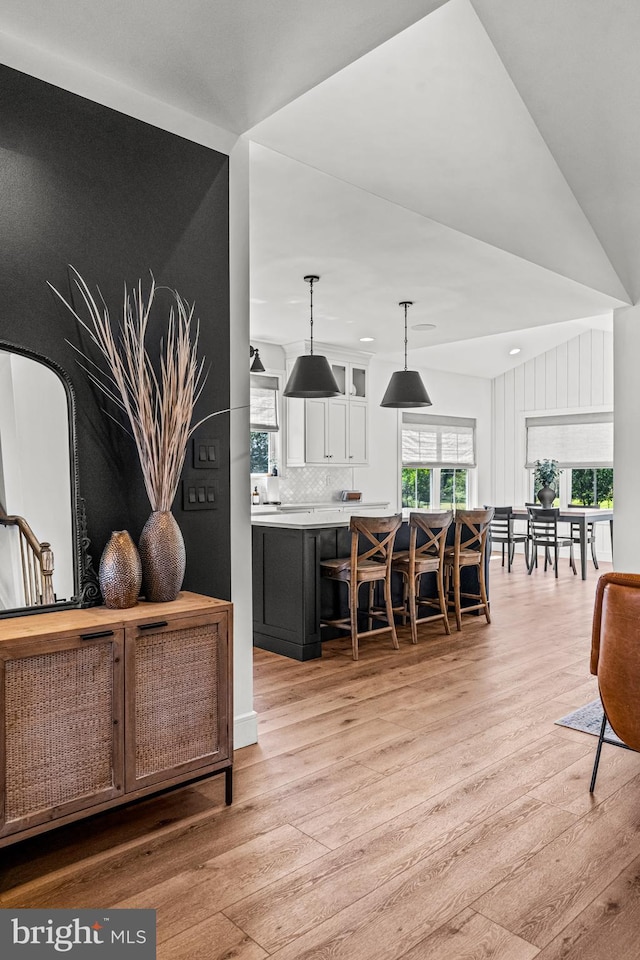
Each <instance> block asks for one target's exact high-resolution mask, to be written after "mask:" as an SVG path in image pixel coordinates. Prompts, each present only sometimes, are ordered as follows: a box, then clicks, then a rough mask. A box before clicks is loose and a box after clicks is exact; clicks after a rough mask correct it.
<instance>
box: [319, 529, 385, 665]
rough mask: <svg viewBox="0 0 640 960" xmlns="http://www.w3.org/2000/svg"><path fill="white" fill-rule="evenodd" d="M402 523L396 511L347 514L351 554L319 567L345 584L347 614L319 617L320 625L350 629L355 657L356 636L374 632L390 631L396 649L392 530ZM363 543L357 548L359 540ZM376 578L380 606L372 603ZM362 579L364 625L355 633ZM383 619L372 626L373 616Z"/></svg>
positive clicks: (355, 655)
mask: <svg viewBox="0 0 640 960" xmlns="http://www.w3.org/2000/svg"><path fill="white" fill-rule="evenodd" d="M401 523H402V516H401V515H400V514H399V513H397V514H394V515H393V516H391V517H351V521H350V523H349V530H350V532H351V554H350V556H348V557H339V558H337V559H335V560H323V561H322V563H321V564H320V571H321V574H322V576H323V577H327V578H328V579H329V580H338V581H340V582H343V583H346V584H347V591H348V602H349V616H348V617H342V618H340V619H339V620H323V621H322V625H323V626H328V627H337V628H338V629H339V630H347V631H350V632H351V648H352V651H353V659H354V660H357V659H358V638H359V637H367V636H373V634H376V633H384V632H386V631H387V630H390V631H391V637H392V640H393V646H394V647H395V649H396V650H397V649H398V637H397V635H396V625H395V622H394V619H393V606H392V603H391V560H392V557H393V544H394V541H395V538H396V533H397V531H398V529H399V527H400V524H401ZM361 539H362V543H363V546H364V549H363V550H362V552H360V543H361ZM376 581H381V582H382V583H383V585H384V587H383V589H384V603H385V606H384V610H382V609H381V608H377V607H374V605H373V588H374V585H375V583H376ZM362 583H368V584H369V602H368V606H367V620H368V629H367V630H363V631H360V633H358V593H359V590H360V585H361V584H362ZM374 618H375V619H381V618H382V619H386V621H387V626H385V627H377V628H376V629H375V630H374V629H372V626H373V620H374Z"/></svg>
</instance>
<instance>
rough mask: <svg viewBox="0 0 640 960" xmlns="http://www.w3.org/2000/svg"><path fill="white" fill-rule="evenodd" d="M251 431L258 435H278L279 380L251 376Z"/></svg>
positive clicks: (254, 374) (256, 375)
mask: <svg viewBox="0 0 640 960" xmlns="http://www.w3.org/2000/svg"><path fill="white" fill-rule="evenodd" d="M250 420H251V429H252V430H253V431H255V432H257V433H277V431H278V429H279V427H278V378H277V377H265V376H262V375H261V374H258V373H253V374H251V412H250Z"/></svg>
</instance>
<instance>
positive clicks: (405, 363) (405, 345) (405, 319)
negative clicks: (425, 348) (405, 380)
mask: <svg viewBox="0 0 640 960" xmlns="http://www.w3.org/2000/svg"><path fill="white" fill-rule="evenodd" d="M404 369H405V370H406V369H407V304H406V303H405V304H404Z"/></svg>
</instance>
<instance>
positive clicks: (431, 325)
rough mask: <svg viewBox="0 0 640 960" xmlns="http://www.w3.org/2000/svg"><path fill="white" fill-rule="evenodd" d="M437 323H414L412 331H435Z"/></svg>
mask: <svg viewBox="0 0 640 960" xmlns="http://www.w3.org/2000/svg"><path fill="white" fill-rule="evenodd" d="M435 328H436V325H435V323H414V324H413V326H412V327H411V329H412V330H435Z"/></svg>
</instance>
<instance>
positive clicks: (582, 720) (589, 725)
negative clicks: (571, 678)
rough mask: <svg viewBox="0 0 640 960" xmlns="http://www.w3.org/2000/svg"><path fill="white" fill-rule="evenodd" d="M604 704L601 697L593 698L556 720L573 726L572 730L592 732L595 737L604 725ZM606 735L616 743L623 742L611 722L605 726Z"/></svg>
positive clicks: (561, 724) (563, 724)
mask: <svg viewBox="0 0 640 960" xmlns="http://www.w3.org/2000/svg"><path fill="white" fill-rule="evenodd" d="M602 713H603V711H602V704H601V703H600V699H598V700H592V701H591V703H587V704H585V705H584V707H580V708H579V709H578V710H574V711H573V713H568V714H567V716H566V717H560V719H559V720H556V721H555V722H556V723H557V724H558V726H560V727H571V728H572V730H582V732H583V733H591V734H593V736H594V737H599V736H600V727H601V725H602ZM605 730H606V732H605V736H606V737H607V738H608V739H609V740H615V741H616V743H622V741H621V740H620V738H619V737H617V736H616V735H615V733H614V732H613V730H612V729H611V727H610V726H609V724H607V726H606V728H605Z"/></svg>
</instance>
